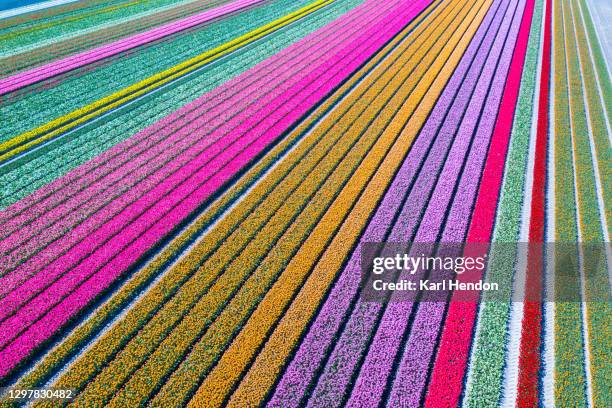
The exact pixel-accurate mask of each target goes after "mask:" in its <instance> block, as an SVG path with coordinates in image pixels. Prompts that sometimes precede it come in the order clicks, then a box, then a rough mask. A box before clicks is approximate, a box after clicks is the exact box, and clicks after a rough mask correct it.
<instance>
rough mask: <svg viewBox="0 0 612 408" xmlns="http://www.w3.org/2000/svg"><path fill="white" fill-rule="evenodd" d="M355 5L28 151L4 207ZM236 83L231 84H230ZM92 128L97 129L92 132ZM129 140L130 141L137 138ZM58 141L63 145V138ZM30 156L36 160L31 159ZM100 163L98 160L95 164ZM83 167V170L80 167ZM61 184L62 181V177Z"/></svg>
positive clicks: (6, 181)
mask: <svg viewBox="0 0 612 408" xmlns="http://www.w3.org/2000/svg"><path fill="white" fill-rule="evenodd" d="M354 4H355V2H354V1H352V2H339V3H337V4H334V5H332V6H330V7H329V8H327V9H325V10H324V12H323V13H320V14H318V15H312V16H309V17H308V18H306V19H305V20H304V21H303V22H302V21H300V23H299V24H296V25H295V26H288V27H286V29H285V30H279V31H277V32H275V33H273V34H272V35H271V36H270V37H269V38H268V40H269V41H266V42H259V43H255V44H252V45H251V46H249V47H248V48H247V49H245V50H244V52H243V53H242V54H240V55H232V56H230V57H229V58H227V59H224V60H222V61H219V62H218V63H217V64H214V65H213V66H211V67H210V69H207V70H206V71H204V72H198V73H197V76H191V77H189V78H186V79H185V80H182V81H181V82H180V83H179V84H177V85H176V86H173V87H170V88H169V89H168V88H166V89H164V92H162V93H159V94H157V93H156V94H153V95H149V96H147V97H145V99H143V100H140V101H139V105H138V106H137V107H134V109H131V110H128V111H127V112H123V111H120V112H119V114H114V115H112V117H111V118H109V120H108V121H106V122H104V123H103V124H99V125H96V124H92V125H91V126H86V127H85V128H83V129H80V130H78V131H76V134H75V135H73V137H71V138H70V139H69V140H66V142H65V143H63V144H61V145H59V146H52V147H53V148H54V150H53V151H51V152H48V151H47V150H45V148H43V149H40V150H38V151H36V152H34V153H30V154H29V155H28V156H27V159H28V160H29V161H27V162H26V163H23V164H21V163H20V164H19V167H16V168H15V169H14V170H11V171H10V172H7V173H6V174H5V175H4V176H0V178H1V179H2V184H3V185H4V186H6V187H5V190H4V191H3V198H4V200H5V201H4V202H2V204H4V205H8V204H11V203H14V202H15V201H17V200H18V199H20V198H22V197H24V196H25V195H27V194H28V193H31V192H32V191H34V189H36V188H37V187H40V186H42V185H44V184H46V183H51V182H52V181H53V180H55V179H57V177H58V176H59V175H62V174H63V173H65V172H67V171H68V170H69V169H70V168H74V167H77V166H78V165H79V164H81V163H83V162H85V161H86V160H88V159H94V158H95V157H97V156H98V155H99V154H100V153H102V152H104V151H106V150H108V149H110V148H111V147H112V146H113V145H115V144H117V143H118V142H119V141H121V140H124V139H127V138H128V137H129V136H132V135H134V134H136V133H138V132H139V131H141V130H143V129H144V128H146V127H147V126H150V125H152V124H153V123H155V122H157V121H159V120H161V119H162V118H163V117H165V116H167V115H169V114H170V113H172V112H174V111H176V110H178V109H179V108H181V107H182V106H185V105H188V104H190V103H191V102H193V101H194V100H195V99H196V98H197V97H198V96H200V95H202V94H205V93H208V92H210V91H212V90H213V89H214V88H215V87H216V86H219V85H220V84H222V83H224V82H226V81H228V80H229V79H230V78H232V77H234V76H237V75H238V74H239V73H241V72H243V71H245V70H246V68H250V67H253V66H255V65H257V64H258V63H259V62H262V61H264V60H265V59H266V57H270V56H271V55H273V54H274V53H275V52H278V51H280V50H281V49H283V48H284V47H286V46H287V45H290V44H291V43H293V42H294V41H297V40H298V39H300V38H302V37H304V36H305V35H307V34H309V33H311V32H313V31H315V30H316V29H318V28H320V27H322V26H324V25H325V24H326V23H329V22H330V21H331V20H333V19H334V18H335V17H337V16H338V15H340V14H341V13H342V12H345V11H346V10H348V9H349V8H350V7H352V6H353V5H354ZM336 6H337V7H336ZM263 65H264V64H261V65H259V66H260V67H261V66H263ZM266 66H267V65H266ZM258 70H259V68H258ZM258 70H257V71H258ZM254 72H255V70H252V71H250V74H253V73H254ZM204 74H205V75H204ZM250 78H251V76H249V81H247V82H246V83H247V84H249V83H251V82H252V80H251V79H250ZM239 79H240V80H241V81H242V80H245V77H243V76H240V77H239ZM234 83H235V80H233V82H232V84H234ZM92 126H95V127H94V128H93V129H92V128H91V127H92ZM128 140H130V142H129V143H131V142H132V141H134V140H135V138H131V139H128ZM60 141H61V142H63V141H64V140H60ZM126 143H127V142H126ZM56 144H57V142H56ZM121 146H124V145H121ZM45 147H46V146H45ZM41 152H43V153H41ZM112 152H114V153H116V152H117V150H116V148H114V149H112ZM33 156H37V157H36V158H34V157H33ZM48 156H50V157H48ZM100 157H101V158H104V159H105V160H109V159H110V158H112V156H110V155H109V153H104V154H103V155H102V156H100ZM98 162H99V160H96V163H98ZM83 168H84V167H81V169H83ZM79 172H80V171H79ZM73 174H76V173H73ZM79 174H80V173H79ZM61 180H64V181H65V179H61ZM72 181H74V182H76V180H75V179H72V178H71V182H72ZM58 182H60V181H59V180H58V181H55V182H53V183H51V186H50V187H45V188H44V189H41V191H44V192H45V194H46V195H48V194H50V193H51V192H52V191H54V189H58V188H60V185H58V184H57V183H58ZM79 184H80V183H79ZM44 196H45V195H41V194H40V192H38V193H36V194H35V197H36V200H35V201H34V202H37V201H39V200H41V199H42V197H44ZM33 197H34V196H33ZM31 204H32V202H31V201H30V199H28V200H24V201H21V202H20V203H19V204H16V205H14V206H11V207H10V208H8V209H6V210H5V211H4V212H3V213H2V214H0V220H1V221H2V222H4V221H6V220H7V219H9V218H11V217H13V216H18V215H19V214H20V213H21V212H23V211H24V209H25V208H27V207H28V206H30V205H31Z"/></svg>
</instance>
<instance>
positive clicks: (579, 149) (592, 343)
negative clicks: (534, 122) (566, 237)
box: [555, 1, 612, 406]
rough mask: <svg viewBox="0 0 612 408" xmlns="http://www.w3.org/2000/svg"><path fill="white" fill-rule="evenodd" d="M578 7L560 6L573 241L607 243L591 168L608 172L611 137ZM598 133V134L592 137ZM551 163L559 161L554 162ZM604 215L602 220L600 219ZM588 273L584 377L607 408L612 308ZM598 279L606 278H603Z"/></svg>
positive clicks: (605, 288) (601, 284)
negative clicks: (580, 33)
mask: <svg viewBox="0 0 612 408" xmlns="http://www.w3.org/2000/svg"><path fill="white" fill-rule="evenodd" d="M576 6H577V4H576V2H574V1H563V2H561V8H562V11H563V25H564V35H565V51H566V52H565V56H566V67H567V75H568V77H567V80H568V87H569V89H568V93H569V101H568V102H569V112H570V122H571V126H570V132H571V133H570V135H571V142H572V147H571V149H572V152H571V154H572V155H573V173H574V177H573V180H574V183H575V189H576V190H575V193H576V196H575V197H576V199H575V200H572V201H573V204H574V206H575V211H576V212H577V224H576V227H577V231H578V233H577V236H576V238H577V239H578V240H579V241H580V242H588V243H592V242H605V241H608V240H609V236H604V230H605V229H606V227H607V226H608V225H609V220H610V218H609V217H610V214H606V213H605V205H606V203H608V202H609V201H605V200H606V198H608V199H609V197H608V194H606V191H607V190H608V189H609V186H603V185H601V186H598V183H597V181H596V179H597V175H596V172H598V171H599V169H597V168H596V167H595V165H594V162H595V160H594V158H595V157H597V156H599V158H600V159H601V158H604V159H605V160H606V161H605V162H604V163H601V162H600V164H601V165H603V166H607V167H608V169H609V167H610V163H609V158H605V156H609V154H610V134H609V133H608V137H605V136H604V135H605V134H606V133H607V132H605V131H604V128H603V125H604V123H603V120H604V118H603V112H602V111H601V107H600V105H599V103H600V99H599V98H596V97H595V95H596V92H597V89H596V84H595V81H594V80H593V78H592V76H590V75H585V72H586V67H587V65H588V66H592V65H593V63H592V62H591V61H590V59H589V60H588V61H584V60H581V58H586V57H587V53H586V50H583V52H582V56H581V55H580V54H579V49H577V48H579V47H578V46H577V40H580V38H581V37H580V36H578V37H577V35H576V30H577V28H576V27H574V23H575V20H574V19H572V14H574V13H575V12H576V11H577V10H576ZM584 46H585V44H583V48H584ZM585 91H586V95H585ZM589 95H591V97H589ZM587 112H588V116H587ZM589 119H590V121H589ZM596 132H600V133H599V134H597V136H596ZM591 145H592V147H591ZM604 152H605V153H604ZM594 156H595V157H594ZM602 156H603V157H602ZM555 159H557V158H556V157H555ZM603 172H604V173H606V172H607V173H609V170H603ZM601 174H603V173H601ZM605 179H608V177H605V178H604V177H602V179H601V181H602V182H603V181H604V180H605ZM602 190H603V191H602ZM598 195H601V196H603V200H602V201H603V202H604V205H603V207H604V208H601V207H600V205H599V202H598ZM602 214H605V215H603V216H602ZM559 224H560V223H559ZM606 224H608V225H606ZM560 226H562V225H560ZM581 256H583V259H582V265H583V266H584V268H585V269H586V270H589V271H592V270H593V269H592V268H591V267H590V266H589V265H590V263H591V262H592V261H593V260H592V259H588V258H584V254H581ZM604 269H605V265H604ZM592 273H593V272H589V276H585V275H584V273H583V274H582V275H583V276H581V277H580V278H579V279H580V281H581V284H582V285H583V291H584V293H583V300H584V301H585V302H586V303H584V305H583V306H582V307H583V308H586V311H585V313H584V314H583V315H584V317H585V321H583V322H582V325H583V333H582V336H583V345H582V349H583V353H584V358H585V359H589V360H590V361H589V364H588V365H586V367H587V369H588V370H589V371H590V372H589V373H586V375H587V376H589V377H590V384H589V387H590V388H591V396H592V400H593V405H594V406H606V405H607V404H610V403H611V401H612V398H611V397H610V392H609V391H610V387H609V384H608V381H607V379H608V378H609V374H610V356H609V351H610V350H611V348H612V344H611V343H612V340H611V337H610V323H611V322H610V319H611V317H612V313H611V310H610V308H611V307H612V306H611V305H610V302H609V301H602V300H603V299H606V298H607V299H609V294H610V286H609V280H608V273H607V272H606V271H605V270H604V271H601V270H597V271H595V274H593V275H591V274H592ZM597 274H599V276H598V275H597ZM602 277H603V278H605V279H602ZM577 287H580V286H577ZM602 293H603V294H604V296H606V297H605V298H604V297H602ZM585 332H586V334H585ZM555 344H556V343H555ZM587 350H588V351H587ZM587 384H588V383H587Z"/></svg>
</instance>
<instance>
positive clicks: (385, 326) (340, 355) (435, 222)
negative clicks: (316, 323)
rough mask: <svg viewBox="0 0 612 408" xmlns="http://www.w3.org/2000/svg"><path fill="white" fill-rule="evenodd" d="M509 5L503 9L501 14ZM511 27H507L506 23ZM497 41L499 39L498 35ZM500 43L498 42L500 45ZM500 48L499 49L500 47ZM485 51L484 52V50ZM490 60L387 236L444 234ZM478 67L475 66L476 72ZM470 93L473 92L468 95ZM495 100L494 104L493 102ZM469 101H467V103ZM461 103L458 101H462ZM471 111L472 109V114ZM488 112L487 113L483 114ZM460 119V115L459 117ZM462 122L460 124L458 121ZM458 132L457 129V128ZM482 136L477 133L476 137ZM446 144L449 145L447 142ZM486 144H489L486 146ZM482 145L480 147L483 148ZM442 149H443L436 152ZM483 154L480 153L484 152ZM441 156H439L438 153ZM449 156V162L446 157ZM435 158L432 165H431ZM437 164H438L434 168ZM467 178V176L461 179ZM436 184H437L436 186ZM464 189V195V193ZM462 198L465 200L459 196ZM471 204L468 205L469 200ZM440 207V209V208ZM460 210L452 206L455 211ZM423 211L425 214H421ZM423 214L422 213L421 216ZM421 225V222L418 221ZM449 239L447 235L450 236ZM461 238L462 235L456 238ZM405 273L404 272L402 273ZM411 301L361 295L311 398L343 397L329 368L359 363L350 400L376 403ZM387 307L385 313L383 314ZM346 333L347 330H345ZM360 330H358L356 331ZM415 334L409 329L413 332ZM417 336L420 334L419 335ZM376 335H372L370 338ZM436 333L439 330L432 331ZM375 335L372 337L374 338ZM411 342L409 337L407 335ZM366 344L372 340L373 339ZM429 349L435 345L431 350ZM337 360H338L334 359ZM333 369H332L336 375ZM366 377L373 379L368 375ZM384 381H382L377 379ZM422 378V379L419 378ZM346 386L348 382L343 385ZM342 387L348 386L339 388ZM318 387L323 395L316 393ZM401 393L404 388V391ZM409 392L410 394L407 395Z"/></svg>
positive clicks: (419, 239) (424, 237) (420, 238)
mask: <svg viewBox="0 0 612 408" xmlns="http://www.w3.org/2000/svg"><path fill="white" fill-rule="evenodd" d="M504 9H505V8H502V15H503V12H504ZM512 12H513V10H512V9H510V14H512ZM506 29H507V28H506ZM503 38H504V34H503V30H502V35H501V39H502V42H503ZM498 41H499V40H498ZM497 47H499V45H498V46H497ZM497 52H499V51H497ZM485 55H486V52H485ZM489 56H490V58H491V60H489V62H488V63H487V65H486V66H487V67H488V68H487V69H486V70H485V71H484V72H483V75H482V76H481V77H480V81H484V83H480V82H477V85H476V88H475V89H476V92H475V94H474V95H473V96H472V103H471V104H470V105H469V106H468V108H467V112H466V114H465V116H464V117H463V119H461V115H459V118H457V117H456V116H455V115H453V114H452V113H451V115H449V117H448V118H447V122H446V123H447V124H446V125H445V126H443V128H442V131H441V132H440V133H439V134H440V135H444V134H448V136H446V137H444V139H448V138H451V140H452V139H454V141H453V145H452V147H449V146H448V144H449V143H450V140H449V141H446V142H444V141H440V144H439V145H438V146H435V147H434V148H432V154H433V157H430V158H429V160H428V161H427V164H426V166H425V167H424V168H422V169H421V172H420V175H421V177H418V178H417V180H416V183H415V184H414V186H413V188H412V189H411V191H410V193H409V194H408V196H407V198H406V201H405V202H404V203H403V207H402V211H401V212H400V214H399V216H398V218H397V222H396V224H395V226H394V227H393V228H392V229H391V232H390V235H389V237H388V240H389V241H391V242H399V241H401V240H402V239H406V238H408V239H407V241H411V240H412V238H410V237H413V238H414V240H415V241H416V242H431V241H434V240H435V239H436V237H437V236H438V234H439V233H440V232H439V231H440V229H441V228H442V226H443V225H444V217H443V214H444V208H446V206H447V205H448V203H449V200H450V199H451V198H452V195H453V191H454V188H453V186H454V185H455V183H456V182H457V181H458V180H457V178H458V177H459V175H460V173H459V172H460V170H461V168H462V166H463V164H462V163H463V162H464V160H468V159H467V157H466V155H467V151H468V148H469V146H470V143H471V142H470V141H471V139H472V137H473V130H474V126H475V125H476V124H477V121H476V120H475V118H474V115H475V116H476V118H478V115H479V114H480V107H481V106H482V104H483V98H484V97H485V95H486V92H487V89H488V86H487V85H486V81H489V80H490V79H491V76H492V74H493V71H494V69H495V65H496V59H495V57H496V55H495V52H493V53H492V54H489ZM477 72H478V71H476V73H477ZM465 96H467V97H468V98H469V92H468V94H467V95H465ZM490 102H492V103H491V105H492V106H495V103H494V101H490ZM463 103H465V102H463ZM459 106H460V105H459ZM470 111H471V112H472V113H470ZM483 117H484V115H483ZM457 119H459V120H457ZM460 122H462V124H461V125H460ZM453 128H454V129H453ZM456 132H458V133H456ZM488 134H490V132H488V133H487V131H486V129H483V131H482V136H481V137H483V138H485V140H486V137H487V135H488ZM475 138H476V139H478V137H475ZM444 139H443V140H444ZM444 144H446V147H445V146H444ZM483 145H484V144H483V143H480V146H483ZM484 146H486V145H484ZM472 147H473V150H472V153H470V159H469V161H468V163H467V164H466V168H467V169H469V168H472V169H473V170H474V171H478V165H477V163H478V162H477V161H476V162H475V163H474V165H472V166H470V165H469V164H470V162H471V161H472V160H474V159H475V158H476V157H478V155H476V156H474V154H476V153H477V151H478V150H479V149H478V148H477V147H478V145H474V144H472ZM440 148H442V149H449V148H450V151H448V153H446V154H439V153H442V152H443V151H444V150H443V151H442V152H440V151H439V150H438V149H440ZM481 148H482V147H481ZM438 152H439V153H438ZM481 155H482V152H481ZM436 156H438V157H439V158H438V159H437V160H436V159H435V157H436ZM445 159H446V162H445V161H444V160H445ZM430 163H431V164H430ZM436 167H437V168H436ZM474 179H476V180H477V179H478V175H468V174H465V173H464V174H463V178H462V180H464V181H465V180H474ZM462 183H463V181H462ZM434 187H435V188H434ZM461 193H462V189H461V188H459V193H458V194H461ZM464 194H466V193H465V192H464ZM431 197H435V200H431ZM462 198H463V201H465V202H467V203H470V202H471V200H470V198H469V194H466V196H464V197H462ZM459 201H462V200H459ZM468 205H469V204H468ZM440 210H442V211H440ZM453 210H455V211H456V209H455V208H452V209H451V211H453ZM423 211H424V213H423ZM419 214H420V216H419ZM419 219H423V220H425V221H424V222H423V223H421V222H420V221H419ZM457 219H461V217H457ZM449 222H450V224H447V226H446V227H445V228H446V229H448V230H449V231H454V230H456V231H457V232H458V233H461V231H462V228H461V227H460V226H459V225H452V218H451V219H450V221H449ZM419 224H420V225H419ZM463 229H464V228H463ZM446 238H447V239H448V237H446ZM456 241H459V240H456ZM400 278H401V276H400ZM425 305H426V307H439V306H442V311H443V307H444V305H443V304H434V305H428V304H427V303H426V304H425ZM413 306H414V305H413V302H406V301H401V302H393V301H391V302H390V303H389V305H388V306H387V308H386V310H385V308H384V307H381V305H378V307H377V308H376V309H378V310H372V309H373V308H372V307H371V306H369V305H366V304H363V303H362V301H361V300H359V301H358V303H357V305H356V306H355V309H356V310H358V311H357V312H355V313H356V314H354V315H353V316H352V317H351V318H350V320H349V321H348V323H347V326H346V327H347V329H346V331H345V333H344V334H343V336H342V337H341V340H340V341H343V340H344V343H343V344H340V343H338V344H336V346H335V350H337V351H336V352H335V353H333V354H332V355H331V357H330V360H328V361H327V363H326V369H324V371H323V374H322V376H321V377H319V379H318V384H317V386H316V387H315V390H314V392H313V395H314V398H325V399H324V400H321V399H314V400H313V399H311V402H312V403H314V404H317V403H321V402H322V401H327V402H329V401H331V400H333V399H334V398H341V397H342V395H341V394H335V391H333V390H332V388H333V386H336V385H337V381H338V379H339V376H338V375H337V373H333V371H330V368H331V367H335V366H337V365H343V366H347V367H350V366H354V365H355V364H356V366H354V368H351V370H349V371H348V372H346V373H345V374H346V375H347V376H348V377H345V376H344V375H342V376H341V377H340V378H346V380H348V379H349V378H350V376H352V375H353V374H352V373H353V372H355V370H359V366H360V365H361V368H360V371H359V374H358V375H357V374H354V375H356V376H357V377H356V378H357V379H356V380H355V385H354V387H353V388H352V393H351V396H350V399H349V403H350V402H354V403H357V404H359V403H364V402H365V401H364V400H362V398H372V397H373V398H375V400H374V402H375V401H376V399H377V398H380V397H381V394H382V391H383V390H384V389H385V383H386V382H387V379H388V375H389V374H390V372H389V369H390V367H391V365H392V364H393V361H394V360H395V359H396V357H395V356H396V354H397V351H398V347H399V345H400V342H401V341H402V338H403V336H402V333H403V332H404V329H405V327H406V325H407V324H408V323H409V321H410V318H409V317H410V315H411V313H412V309H413ZM359 308H361V310H365V311H366V313H365V314H363V312H361V313H360V312H359V310H360V309H359ZM383 312H384V314H383ZM435 316H436V315H435V314H433V315H432V316H428V315H425V316H423V318H425V319H428V318H431V319H433V321H434V322H435ZM414 325H415V326H413V329H418V328H419V322H418V321H416V322H415V323H414ZM353 326H355V327H360V330H359V332H353V333H351V327H353ZM347 333H348V334H347ZM357 333H359V334H357ZM412 334H413V333H411V335H412ZM416 335H417V336H418V333H417V334H416ZM371 336H373V338H372V337H371ZM434 336H435V332H434ZM370 339H371V340H370ZM408 341H409V342H410V338H409V339H408ZM370 342H371V344H369V345H368V343H370ZM348 343H350V344H351V345H352V344H355V343H357V344H361V346H360V348H359V349H353V350H352V351H353V352H354V353H356V354H357V355H363V353H364V350H368V351H367V355H366V356H364V361H363V363H360V362H358V361H356V362H353V361H351V360H354V359H353V358H352V357H351V356H350V355H349V354H348V353H346V352H345V349H344V348H343V345H346V344H348ZM426 346H428V347H431V346H433V342H429V343H427V345H426ZM418 348H419V347H412V348H411V352H415V351H416V350H418ZM429 353H431V350H430V351H429ZM421 357H422V359H419V363H418V364H424V366H425V368H423V367H422V366H421V367H420V368H421V369H420V370H419V366H418V364H417V367H414V370H415V371H414V373H412V374H416V375H421V376H422V375H423V374H424V371H425V372H426V367H427V365H428V361H429V358H426V357H427V356H426V355H423V356H421ZM336 359H337V360H336ZM400 367H401V368H400V369H402V368H403V369H404V370H403V371H406V370H409V369H410V367H408V363H405V364H402V363H400ZM373 372H376V377H377V378H378V377H380V379H374V378H373V377H372V373H373ZM332 373H333V374H332ZM406 374H407V375H406V377H405V378H400V377H396V378H397V381H398V382H401V381H404V380H405V381H406V383H408V384H410V383H411V381H410V380H411V379H413V380H416V381H415V383H413V384H411V386H416V387H415V388H416V389H414V390H410V391H411V392H412V393H413V394H414V395H415V397H416V399H417V401H418V400H419V398H420V391H421V389H420V387H419V386H418V381H419V380H418V378H414V376H413V375H411V373H410V372H407V373H406ZM368 377H369V378H371V379H369V380H368ZM379 381H382V383H377V382H379ZM421 381H424V378H422V379H421ZM395 385H396V386H399V388H401V389H403V390H404V391H405V390H406V388H410V387H406V386H405V385H403V384H401V383H399V384H397V383H396V384H395ZM345 386H346V385H345ZM340 388H341V389H343V388H344V387H340ZM318 390H319V392H320V393H321V394H320V395H317V393H318ZM400 393H401V392H400ZM406 397H408V398H410V396H409V395H406Z"/></svg>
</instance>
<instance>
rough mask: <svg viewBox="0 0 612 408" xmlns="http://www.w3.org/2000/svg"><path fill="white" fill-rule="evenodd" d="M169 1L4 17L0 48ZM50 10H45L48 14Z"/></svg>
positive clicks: (7, 49)
mask: <svg viewBox="0 0 612 408" xmlns="http://www.w3.org/2000/svg"><path fill="white" fill-rule="evenodd" d="M171 3H172V1H171V0H152V1H147V2H143V3H140V2H138V3H135V2H133V1H129V0H125V1H121V2H118V3H115V4H112V3H111V4H109V3H108V2H107V3H106V4H104V3H103V4H97V5H91V4H90V7H87V8H85V9H75V10H72V11H68V12H65V13H60V14H57V15H51V16H49V17H48V18H40V19H32V20H29V21H27V20H26V21H21V22H20V20H21V19H20V18H19V17H17V18H14V21H15V23H16V24H15V23H12V21H8V22H7V23H8V24H7V25H6V26H4V27H3V28H2V31H1V32H0V35H2V36H3V37H4V38H2V47H1V48H0V50H1V52H3V53H7V52H11V51H12V50H14V49H16V48H21V47H23V46H25V45H35V44H37V43H40V42H42V41H45V40H48V39H50V38H55V37H57V36H61V35H65V34H66V33H74V32H78V31H80V30H85V29H88V28H91V27H95V26H98V25H100V24H104V23H106V22H113V21H116V20H119V19H122V18H125V17H127V16H134V15H138V14H140V13H146V12H147V11H151V10H155V9H159V8H163V7H164V6H168V5H170V4H171ZM51 12H52V11H50V12H47V14H51Z"/></svg>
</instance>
